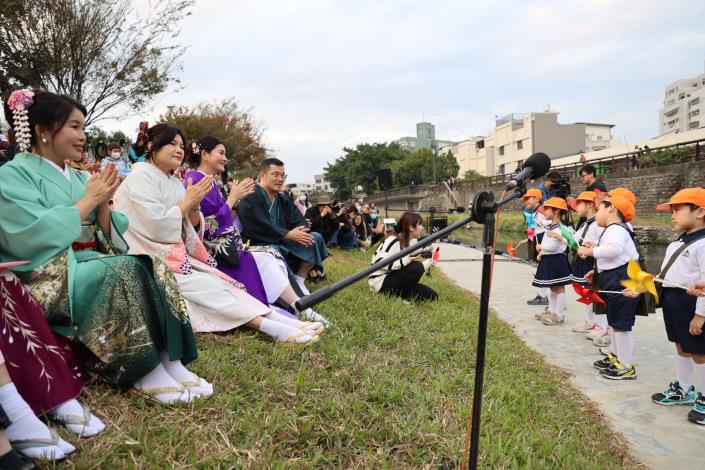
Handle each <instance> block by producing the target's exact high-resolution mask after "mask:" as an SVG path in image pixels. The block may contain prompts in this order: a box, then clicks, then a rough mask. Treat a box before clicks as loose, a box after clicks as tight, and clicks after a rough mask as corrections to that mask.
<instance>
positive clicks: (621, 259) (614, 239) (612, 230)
mask: <svg viewBox="0 0 705 470" xmlns="http://www.w3.org/2000/svg"><path fill="white" fill-rule="evenodd" d="M599 243H600V245H599V246H596V247H595V248H593V250H592V256H593V257H594V258H595V259H596V260H597V272H602V271H607V270H609V269H614V268H618V267H620V266H624V265H625V264H627V263H628V262H629V260H630V259H639V253H637V251H636V245H634V240H632V237H631V235H630V233H629V232H628V231H627V229H626V228H624V227H623V226H620V225H619V224H612V225H610V226H609V227H607V228H605V229H604V231H603V232H602V237H601V238H600V240H599Z"/></svg>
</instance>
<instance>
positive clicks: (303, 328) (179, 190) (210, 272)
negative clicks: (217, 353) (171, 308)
mask: <svg viewBox="0 0 705 470" xmlns="http://www.w3.org/2000/svg"><path fill="white" fill-rule="evenodd" d="M141 149H144V150H143V152H144V155H145V158H146V159H147V161H146V162H145V163H135V164H134V165H133V167H132V172H131V173H130V174H129V176H128V177H127V178H125V180H124V181H123V182H122V184H121V185H120V188H119V189H118V190H117V192H116V194H115V197H114V204H115V208H116V209H118V210H120V211H122V212H124V213H125V214H126V215H127V217H128V218H129V220H130V226H129V228H128V229H127V232H126V233H125V239H126V240H127V242H128V244H129V245H130V252H132V253H149V254H151V255H154V256H158V257H160V258H161V259H163V260H164V262H165V263H166V264H167V266H168V267H169V268H170V269H171V270H172V272H173V273H174V276H175V277H176V280H177V281H178V284H179V287H180V289H181V292H182V293H183V296H184V298H185V299H186V304H187V306H188V311H189V314H190V318H191V324H192V326H193V329H194V330H195V331H198V332H208V331H229V330H232V329H235V328H238V327H240V326H249V327H251V328H254V329H256V330H259V331H261V332H263V333H265V334H267V335H269V336H272V337H273V338H274V339H275V340H276V341H277V342H281V343H283V344H284V345H285V346H296V345H298V346H306V345H309V344H312V343H314V342H316V341H318V335H317V332H320V330H322V325H321V324H320V323H312V324H305V323H303V322H300V321H299V320H297V319H294V318H290V317H287V316H284V315H281V314H280V313H277V312H273V311H272V309H271V308H270V307H269V306H267V305H265V304H263V303H261V302H259V301H258V300H257V299H255V298H254V297H252V296H250V295H249V294H248V293H247V292H246V290H245V288H244V286H243V285H242V284H241V283H239V282H237V281H235V280H234V279H232V278H230V277H228V276H227V275H225V274H223V273H222V272H220V271H218V269H216V267H215V266H217V263H216V261H215V260H214V259H213V257H212V256H210V255H209V254H208V251H207V250H206V248H205V247H204V246H203V243H202V242H201V238H200V236H202V234H203V231H204V225H205V224H204V221H203V216H202V214H201V212H200V210H199V205H200V203H201V201H202V200H203V198H204V197H205V196H206V195H207V194H208V193H209V192H210V190H211V184H212V182H213V178H212V177H211V176H210V175H209V176H205V177H203V179H202V180H201V181H199V182H198V183H196V184H193V182H191V183H188V182H187V186H188V187H187V188H186V189H184V186H183V185H182V183H181V181H180V180H179V179H178V178H176V177H174V176H173V175H172V172H173V171H174V170H178V169H180V168H181V163H182V161H183V159H184V137H183V134H182V133H181V131H180V130H179V129H177V128H176V127H173V126H170V125H167V124H157V125H155V126H153V127H150V128H149V129H147V131H146V132H145V134H144V141H143V142H142V143H141ZM194 226H196V227H199V231H200V233H197V232H196V230H195V229H194Z"/></svg>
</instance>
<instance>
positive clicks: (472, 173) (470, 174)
mask: <svg viewBox="0 0 705 470" xmlns="http://www.w3.org/2000/svg"><path fill="white" fill-rule="evenodd" d="M485 178H487V177H486V176H484V175H482V174H480V172H479V171H477V170H468V171H466V172H465V175H463V179H464V180H465V181H479V180H484V179H485Z"/></svg>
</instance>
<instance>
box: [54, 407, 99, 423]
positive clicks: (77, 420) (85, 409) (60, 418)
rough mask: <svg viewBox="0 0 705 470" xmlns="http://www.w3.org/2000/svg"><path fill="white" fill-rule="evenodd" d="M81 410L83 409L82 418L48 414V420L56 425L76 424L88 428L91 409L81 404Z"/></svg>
mask: <svg viewBox="0 0 705 470" xmlns="http://www.w3.org/2000/svg"><path fill="white" fill-rule="evenodd" d="M81 408H82V409H83V416H82V417H81V416H78V415H59V414H53V413H49V415H48V416H49V419H50V420H52V421H53V422H55V423H57V424H62V425H64V426H65V425H67V424H77V425H82V426H88V423H90V421H91V409H90V408H89V407H88V405H84V404H83V403H81Z"/></svg>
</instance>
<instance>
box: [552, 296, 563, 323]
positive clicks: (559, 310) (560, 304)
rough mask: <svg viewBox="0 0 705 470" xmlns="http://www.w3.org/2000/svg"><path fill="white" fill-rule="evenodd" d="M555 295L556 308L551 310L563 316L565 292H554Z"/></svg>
mask: <svg viewBox="0 0 705 470" xmlns="http://www.w3.org/2000/svg"><path fill="white" fill-rule="evenodd" d="M554 295H555V296H556V310H555V311H553V313H555V314H556V315H558V316H559V317H561V318H565V293H563V294H554Z"/></svg>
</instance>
